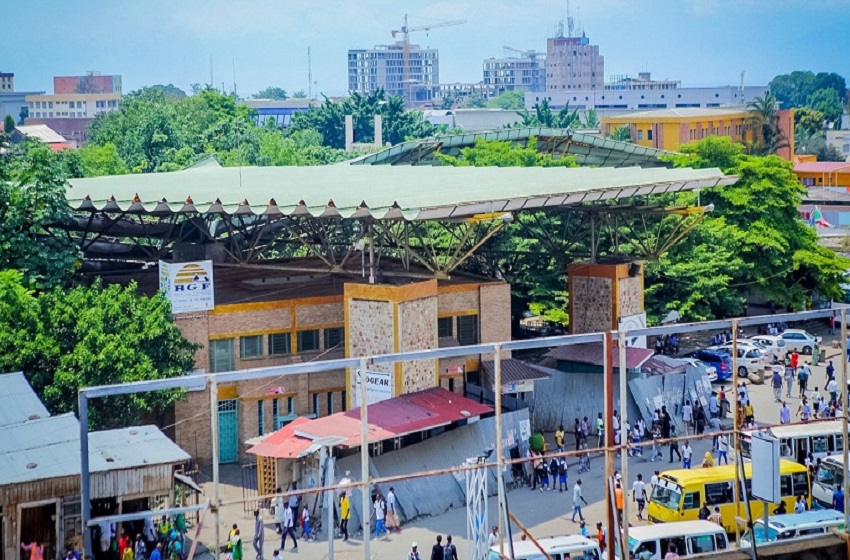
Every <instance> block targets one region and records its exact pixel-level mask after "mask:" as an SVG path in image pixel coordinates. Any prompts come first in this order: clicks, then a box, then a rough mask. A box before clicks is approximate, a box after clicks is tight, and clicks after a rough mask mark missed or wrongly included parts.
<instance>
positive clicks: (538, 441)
mask: <svg viewBox="0 0 850 560" xmlns="http://www.w3.org/2000/svg"><path fill="white" fill-rule="evenodd" d="M545 444H546V440H545V439H544V438H543V434H541V433H536V434H534V435H532V436H531V437H530V438H528V446H529V447H530V448H531V450H532V451H534V452H535V453H540V452H541V451H543V446H544V445H545Z"/></svg>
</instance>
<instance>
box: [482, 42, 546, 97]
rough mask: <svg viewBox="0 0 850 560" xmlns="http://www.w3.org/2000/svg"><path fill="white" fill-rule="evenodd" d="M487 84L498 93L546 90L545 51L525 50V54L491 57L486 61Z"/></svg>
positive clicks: (485, 76) (484, 82) (484, 81)
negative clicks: (520, 55) (509, 56)
mask: <svg viewBox="0 0 850 560" xmlns="http://www.w3.org/2000/svg"><path fill="white" fill-rule="evenodd" d="M483 84H484V85H485V86H491V87H493V88H494V89H495V90H496V91H497V92H498V93H497V95H498V94H500V93H504V92H506V91H546V58H545V57H544V56H543V53H537V52H535V51H525V56H522V57H512V58H490V59H488V60H485V61H484V80H483Z"/></svg>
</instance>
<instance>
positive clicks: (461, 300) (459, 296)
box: [437, 287, 479, 315]
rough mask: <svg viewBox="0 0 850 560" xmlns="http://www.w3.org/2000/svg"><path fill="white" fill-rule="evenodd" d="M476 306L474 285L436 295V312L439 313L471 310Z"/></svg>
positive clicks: (476, 296)
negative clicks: (460, 290) (462, 289)
mask: <svg viewBox="0 0 850 560" xmlns="http://www.w3.org/2000/svg"><path fill="white" fill-rule="evenodd" d="M478 307H479V305H478V290H476V289H475V288H474V287H473V288H472V289H470V290H465V291H462V292H455V291H452V292H448V293H443V294H439V295H438V296H437V313H438V314H440V315H451V314H452V313H459V312H462V311H473V310H477V309H478Z"/></svg>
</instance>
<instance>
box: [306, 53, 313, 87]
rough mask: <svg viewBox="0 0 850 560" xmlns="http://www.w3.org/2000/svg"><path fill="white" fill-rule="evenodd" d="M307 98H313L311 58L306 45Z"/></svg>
mask: <svg viewBox="0 0 850 560" xmlns="http://www.w3.org/2000/svg"><path fill="white" fill-rule="evenodd" d="M307 99H313V58H312V55H311V53H310V47H307Z"/></svg>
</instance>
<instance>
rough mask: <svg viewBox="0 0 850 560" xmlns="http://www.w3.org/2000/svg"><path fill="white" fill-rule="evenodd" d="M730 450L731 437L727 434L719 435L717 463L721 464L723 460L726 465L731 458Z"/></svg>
mask: <svg viewBox="0 0 850 560" xmlns="http://www.w3.org/2000/svg"><path fill="white" fill-rule="evenodd" d="M728 452H729V439H728V438H727V437H726V434H720V435H719V436H717V464H718V465H720V461H723V464H724V465H728V464H729V458H728V456H727V453H728Z"/></svg>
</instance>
